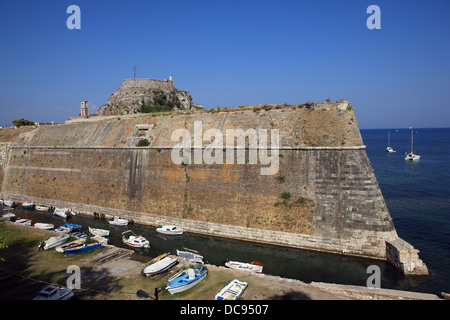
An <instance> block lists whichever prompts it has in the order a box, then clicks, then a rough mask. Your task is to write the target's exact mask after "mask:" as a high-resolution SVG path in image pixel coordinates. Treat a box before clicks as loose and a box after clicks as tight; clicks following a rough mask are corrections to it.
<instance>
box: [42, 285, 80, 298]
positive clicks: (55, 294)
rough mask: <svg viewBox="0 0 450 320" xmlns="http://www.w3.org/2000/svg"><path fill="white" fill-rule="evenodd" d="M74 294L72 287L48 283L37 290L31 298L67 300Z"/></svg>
mask: <svg viewBox="0 0 450 320" xmlns="http://www.w3.org/2000/svg"><path fill="white" fill-rule="evenodd" d="M74 295H75V294H74V292H73V289H69V288H64V287H58V286H54V285H50V286H47V287H46V288H45V289H43V290H41V291H39V293H38V295H37V297H35V298H34V299H33V300H69V299H70V298H72V297H73V296H74Z"/></svg>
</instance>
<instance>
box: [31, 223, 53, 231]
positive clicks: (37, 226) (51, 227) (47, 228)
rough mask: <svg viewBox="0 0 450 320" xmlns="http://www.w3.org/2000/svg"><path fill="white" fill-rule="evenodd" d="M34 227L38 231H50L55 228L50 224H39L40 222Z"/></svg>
mask: <svg viewBox="0 0 450 320" xmlns="http://www.w3.org/2000/svg"><path fill="white" fill-rule="evenodd" d="M34 227H35V228H38V229H44V230H51V229H54V228H55V226H54V225H53V224H51V223H40V222H38V223H35V224H34Z"/></svg>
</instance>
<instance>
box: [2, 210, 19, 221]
mask: <svg viewBox="0 0 450 320" xmlns="http://www.w3.org/2000/svg"><path fill="white" fill-rule="evenodd" d="M13 211H14V209H12V208H9V209H3V212H4V214H3V215H2V218H3V219H5V220H8V219H9V220H10V219H11V218H15V217H16V215H15V214H14V213H13Z"/></svg>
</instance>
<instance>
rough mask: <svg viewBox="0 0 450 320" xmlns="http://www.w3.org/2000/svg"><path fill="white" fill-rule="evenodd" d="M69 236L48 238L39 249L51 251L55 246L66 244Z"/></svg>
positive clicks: (62, 235)
mask: <svg viewBox="0 0 450 320" xmlns="http://www.w3.org/2000/svg"><path fill="white" fill-rule="evenodd" d="M69 238H70V235H68V234H61V235H59V236H55V237H50V238H49V239H48V240H47V241H44V242H43V243H41V244H40V245H39V248H41V247H42V248H43V249H44V250H48V249H52V248H55V247H57V246H60V245H62V244H63V243H66V242H67V241H69Z"/></svg>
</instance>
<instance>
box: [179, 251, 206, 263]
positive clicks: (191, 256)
mask: <svg viewBox="0 0 450 320" xmlns="http://www.w3.org/2000/svg"><path fill="white" fill-rule="evenodd" d="M183 249H184V251H182V250H178V249H177V256H179V257H182V258H184V259H187V260H193V261H202V260H203V256H202V255H200V254H199V252H198V251H196V250H192V249H187V248H183Z"/></svg>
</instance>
